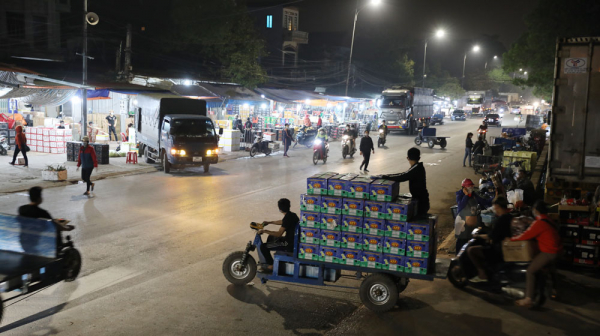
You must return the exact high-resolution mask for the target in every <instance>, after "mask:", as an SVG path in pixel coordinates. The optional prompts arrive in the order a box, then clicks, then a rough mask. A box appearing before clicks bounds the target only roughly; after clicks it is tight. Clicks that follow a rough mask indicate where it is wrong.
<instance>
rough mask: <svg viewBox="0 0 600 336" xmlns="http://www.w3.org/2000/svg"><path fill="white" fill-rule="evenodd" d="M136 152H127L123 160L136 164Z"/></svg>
mask: <svg viewBox="0 0 600 336" xmlns="http://www.w3.org/2000/svg"><path fill="white" fill-rule="evenodd" d="M137 158H138V156H137V153H136V152H133V151H132V152H127V160H125V163H126V164H127V163H131V164H137V163H138V162H137Z"/></svg>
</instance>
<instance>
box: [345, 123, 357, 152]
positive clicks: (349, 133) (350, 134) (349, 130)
mask: <svg viewBox="0 0 600 336" xmlns="http://www.w3.org/2000/svg"><path fill="white" fill-rule="evenodd" d="M343 135H347V136H348V140H350V147H351V148H350V153H352V150H353V149H354V148H355V147H354V132H353V131H352V126H350V124H348V125H346V129H345V130H344V134H343Z"/></svg>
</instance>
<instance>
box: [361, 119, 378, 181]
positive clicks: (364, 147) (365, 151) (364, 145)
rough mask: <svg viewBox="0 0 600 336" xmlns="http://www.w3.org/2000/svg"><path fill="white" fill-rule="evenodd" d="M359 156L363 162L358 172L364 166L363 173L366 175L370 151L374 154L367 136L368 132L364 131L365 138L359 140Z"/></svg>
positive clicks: (373, 148) (371, 143)
mask: <svg viewBox="0 0 600 336" xmlns="http://www.w3.org/2000/svg"><path fill="white" fill-rule="evenodd" d="M359 149H360V155H362V156H363V158H364V159H363V162H362V163H361V164H360V170H362V168H363V166H365V173H368V172H369V171H368V170H367V167H368V166H369V160H370V159H371V151H372V152H373V154H375V146H373V139H371V137H370V136H369V130H368V129H366V130H365V136H364V137H362V139H360V148H359Z"/></svg>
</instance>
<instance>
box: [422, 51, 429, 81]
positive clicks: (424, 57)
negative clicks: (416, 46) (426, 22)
mask: <svg viewBox="0 0 600 336" xmlns="http://www.w3.org/2000/svg"><path fill="white" fill-rule="evenodd" d="M427 42H429V41H427V40H425V53H424V55H423V87H425V67H426V66H427V63H425V61H426V60H427Z"/></svg>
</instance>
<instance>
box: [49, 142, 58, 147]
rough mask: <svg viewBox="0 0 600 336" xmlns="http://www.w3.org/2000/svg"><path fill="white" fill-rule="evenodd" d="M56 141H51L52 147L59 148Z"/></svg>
mask: <svg viewBox="0 0 600 336" xmlns="http://www.w3.org/2000/svg"><path fill="white" fill-rule="evenodd" d="M57 147H58V146H57V145H56V141H50V148H57Z"/></svg>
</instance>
